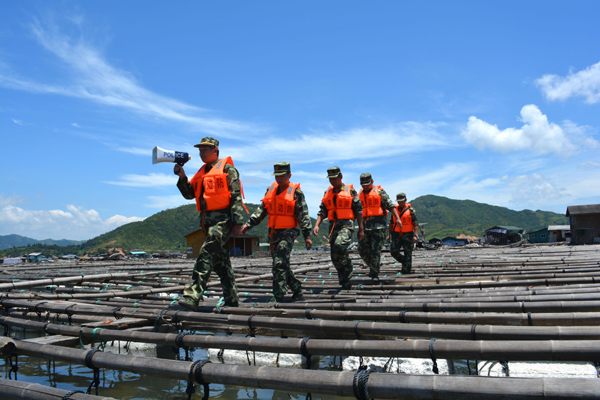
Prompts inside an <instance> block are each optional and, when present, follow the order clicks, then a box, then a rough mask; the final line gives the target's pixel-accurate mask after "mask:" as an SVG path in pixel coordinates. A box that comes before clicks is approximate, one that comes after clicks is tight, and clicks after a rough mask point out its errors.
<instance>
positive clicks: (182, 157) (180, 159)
mask: <svg viewBox="0 0 600 400" xmlns="http://www.w3.org/2000/svg"><path fill="white" fill-rule="evenodd" d="M191 159H192V157H190V155H189V154H188V153H184V152H182V151H173V150H165V149H161V148H160V147H158V146H156V147H155V148H154V149H152V164H158V163H161V162H172V163H177V164H178V165H181V166H183V164H185V163H186V162H188V161H190V160H191Z"/></svg>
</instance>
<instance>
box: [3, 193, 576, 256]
mask: <svg viewBox="0 0 600 400" xmlns="http://www.w3.org/2000/svg"><path fill="white" fill-rule="evenodd" d="M411 204H412V206H413V208H414V209H415V210H416V214H417V218H418V220H419V222H426V223H427V225H426V226H425V234H426V239H430V238H432V237H437V238H440V239H441V238H443V237H446V236H457V235H459V234H461V233H464V234H468V235H476V236H483V234H484V232H485V230H486V229H487V228H491V227H492V226H494V225H511V226H518V227H521V228H524V229H526V230H527V231H534V230H537V229H541V228H543V227H547V226H548V225H567V224H568V223H569V221H568V219H567V218H566V217H565V216H564V215H561V214H556V213H552V212H547V211H539V210H538V211H531V210H524V211H514V210H510V209H508V208H505V207H498V206H491V205H489V204H482V203H477V202H475V201H472V200H452V199H448V198H446V197H440V196H434V195H427V196H421V197H418V198H416V199H415V200H413V201H412V202H411ZM246 206H247V207H248V211H249V212H250V214H252V213H253V212H254V211H255V210H256V208H257V207H258V206H257V205H256V204H246ZM247 217H248V216H246V218H245V219H246V220H247ZM312 221H313V225H314V222H315V220H314V219H312ZM327 225H328V224H327V222H325V224H324V225H323V227H322V229H321V232H323V233H324V232H325V231H326V226H327ZM199 227H200V223H199V217H198V211H196V206H195V204H188V205H185V206H181V207H177V208H172V209H168V210H164V211H161V212H159V213H157V214H154V215H152V216H151V217H149V218H146V219H145V220H144V221H141V222H132V223H130V224H127V225H123V226H121V227H119V228H117V229H115V230H113V231H110V232H107V233H105V234H103V235H100V236H98V237H95V238H93V239H90V240H88V241H87V242H85V243H83V244H81V245H74V246H64V247H63V246H57V245H42V244H33V245H29V246H27V247H20V248H14V249H5V250H0V256H7V255H12V256H15V255H21V254H26V253H31V252H42V253H44V254H48V255H51V254H53V255H59V254H78V255H83V254H85V253H90V252H99V253H105V252H107V251H108V250H109V249H113V248H122V249H123V250H124V251H126V252H127V251H131V250H134V249H135V250H146V251H150V252H152V251H177V252H183V251H184V250H185V248H186V243H185V237H184V236H185V235H186V234H188V233H190V232H193V231H195V230H196V229H198V228H199ZM323 228H324V229H323ZM248 234H249V235H256V236H259V237H260V241H261V242H268V237H267V219H265V220H264V221H263V222H262V223H261V224H260V225H259V226H257V227H255V228H253V229H252V230H250V231H249V232H248ZM303 242H304V241H303V240H302V237H299V238H298V244H297V246H298V247H299V248H300V247H302V246H303ZM325 242H326V241H325V240H324V239H323V237H322V236H321V237H320V238H315V237H313V244H314V245H315V246H318V245H320V244H323V243H325Z"/></svg>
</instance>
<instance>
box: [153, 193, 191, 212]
mask: <svg viewBox="0 0 600 400" xmlns="http://www.w3.org/2000/svg"><path fill="white" fill-rule="evenodd" d="M148 200H150V202H149V203H147V204H145V206H146V207H148V208H156V209H159V210H165V209H167V208H175V207H179V206H182V205H185V204H192V203H193V202H194V200H187V199H184V198H183V197H182V196H181V194H179V193H178V194H174V195H170V196H148Z"/></svg>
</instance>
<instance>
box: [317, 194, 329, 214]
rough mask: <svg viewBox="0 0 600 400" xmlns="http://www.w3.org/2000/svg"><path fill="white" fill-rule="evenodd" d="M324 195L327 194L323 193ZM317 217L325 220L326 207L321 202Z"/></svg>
mask: <svg viewBox="0 0 600 400" xmlns="http://www.w3.org/2000/svg"><path fill="white" fill-rule="evenodd" d="M325 193H327V192H325ZM317 215H320V216H322V217H323V219H326V218H327V207H325V203H323V202H322V201H321V204H319V212H318V214H317Z"/></svg>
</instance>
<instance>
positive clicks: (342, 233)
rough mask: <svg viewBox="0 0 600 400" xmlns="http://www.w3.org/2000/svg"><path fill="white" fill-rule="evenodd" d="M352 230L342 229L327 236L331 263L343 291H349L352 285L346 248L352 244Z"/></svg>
mask: <svg viewBox="0 0 600 400" xmlns="http://www.w3.org/2000/svg"><path fill="white" fill-rule="evenodd" d="M353 233H354V232H353V229H351V228H348V227H342V228H340V229H338V230H336V229H334V230H333V232H332V233H331V235H330V236H329V244H330V246H331V261H332V262H333V266H334V267H335V269H336V270H337V273H338V281H339V282H340V285H341V286H342V289H344V290H350V289H351V288H352V284H351V283H350V279H351V278H352V260H350V255H349V254H348V246H349V245H350V243H352V234H353Z"/></svg>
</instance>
